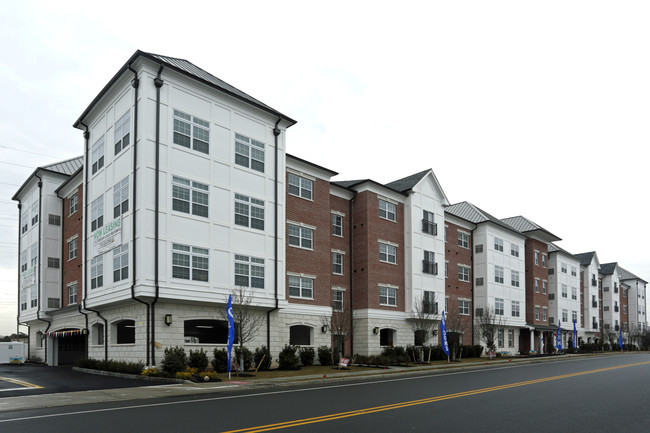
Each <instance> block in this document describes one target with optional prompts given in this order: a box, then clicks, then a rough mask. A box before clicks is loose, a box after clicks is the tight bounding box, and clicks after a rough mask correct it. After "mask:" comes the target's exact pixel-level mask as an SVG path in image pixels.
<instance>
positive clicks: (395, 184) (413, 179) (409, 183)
mask: <svg viewBox="0 0 650 433" xmlns="http://www.w3.org/2000/svg"><path fill="white" fill-rule="evenodd" d="M428 175H431V177H432V179H433V182H434V183H435V185H436V188H438V190H439V191H440V193H441V194H442V204H443V205H445V206H448V205H449V200H447V195H446V194H445V192H444V191H443V189H442V187H441V186H440V182H438V178H436V175H435V174H434V173H433V170H432V169H430V168H429V169H427V170H423V171H421V172H419V173H415V174H412V175H410V176H406V177H404V178H402V179H398V180H394V181H392V182H390V183H387V184H386V186H387V187H388V188H391V189H394V190H395V191H399V192H401V193H402V194H405V193H407V192H408V191H411V190H413V188H415V186H416V185H417V184H419V183H420V182H422V180H423V179H424V178H425V177H427V176H428Z"/></svg>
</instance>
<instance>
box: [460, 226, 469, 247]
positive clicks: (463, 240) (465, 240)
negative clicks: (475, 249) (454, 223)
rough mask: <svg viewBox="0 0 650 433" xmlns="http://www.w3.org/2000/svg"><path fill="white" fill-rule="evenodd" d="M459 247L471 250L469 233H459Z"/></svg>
mask: <svg viewBox="0 0 650 433" xmlns="http://www.w3.org/2000/svg"><path fill="white" fill-rule="evenodd" d="M458 246H459V247H463V248H469V233H465V232H461V231H460V230H459V231H458Z"/></svg>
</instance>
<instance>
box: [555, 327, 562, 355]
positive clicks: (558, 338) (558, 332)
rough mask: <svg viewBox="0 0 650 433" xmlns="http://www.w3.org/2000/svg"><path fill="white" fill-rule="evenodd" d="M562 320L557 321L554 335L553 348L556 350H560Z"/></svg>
mask: <svg viewBox="0 0 650 433" xmlns="http://www.w3.org/2000/svg"><path fill="white" fill-rule="evenodd" d="M561 326H562V321H561V320H558V321H557V335H556V337H555V348H556V349H557V350H562V328H561Z"/></svg>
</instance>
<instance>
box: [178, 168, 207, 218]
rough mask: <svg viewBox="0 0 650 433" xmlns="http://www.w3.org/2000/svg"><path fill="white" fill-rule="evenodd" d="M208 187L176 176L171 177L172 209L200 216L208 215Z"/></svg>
mask: <svg viewBox="0 0 650 433" xmlns="http://www.w3.org/2000/svg"><path fill="white" fill-rule="evenodd" d="M209 190H210V187H209V186H208V185H206V184H204V183H199V182H195V181H193V180H189V179H185V178H182V177H178V176H173V178H172V209H173V210H175V211H179V212H184V213H189V214H192V215H197V216H201V217H207V216H208V204H209Z"/></svg>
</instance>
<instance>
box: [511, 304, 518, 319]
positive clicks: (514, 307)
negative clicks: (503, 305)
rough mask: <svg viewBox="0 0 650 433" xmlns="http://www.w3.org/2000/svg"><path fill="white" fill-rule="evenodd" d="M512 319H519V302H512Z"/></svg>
mask: <svg viewBox="0 0 650 433" xmlns="http://www.w3.org/2000/svg"><path fill="white" fill-rule="evenodd" d="M512 317H519V301H512Z"/></svg>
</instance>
